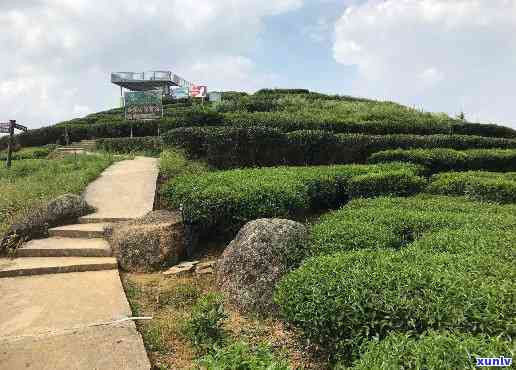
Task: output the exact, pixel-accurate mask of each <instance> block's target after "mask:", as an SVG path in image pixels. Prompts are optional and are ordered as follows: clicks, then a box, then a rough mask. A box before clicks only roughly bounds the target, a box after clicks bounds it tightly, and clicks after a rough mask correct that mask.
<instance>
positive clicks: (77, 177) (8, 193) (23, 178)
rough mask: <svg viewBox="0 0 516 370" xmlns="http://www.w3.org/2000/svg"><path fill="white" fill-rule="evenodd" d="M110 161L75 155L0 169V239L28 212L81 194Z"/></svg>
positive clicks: (25, 162)
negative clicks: (64, 195) (0, 236)
mask: <svg viewBox="0 0 516 370" xmlns="http://www.w3.org/2000/svg"><path fill="white" fill-rule="evenodd" d="M113 162H114V159H113V158H112V157H110V156H105V155H102V156H101V155H78V156H77V159H75V158H74V157H67V158H64V159H62V160H46V159H26V160H17V161H14V162H13V164H12V168H11V169H7V168H5V167H4V168H0V235H2V234H3V233H5V231H6V230H7V228H8V227H9V225H11V224H12V223H14V222H15V221H16V220H19V219H20V218H21V217H23V215H24V214H26V213H27V212H30V211H31V210H32V209H34V208H36V207H39V206H42V205H43V204H45V203H46V202H48V201H49V200H51V199H53V198H55V197H57V196H59V195H62V194H65V193H74V194H79V193H81V192H82V191H83V190H84V189H85V188H86V186H87V185H88V184H89V183H90V182H91V181H93V180H94V179H95V178H96V177H97V176H98V175H99V174H100V173H101V172H102V171H103V170H104V169H105V168H106V167H108V166H109V165H111V164H112V163H113Z"/></svg>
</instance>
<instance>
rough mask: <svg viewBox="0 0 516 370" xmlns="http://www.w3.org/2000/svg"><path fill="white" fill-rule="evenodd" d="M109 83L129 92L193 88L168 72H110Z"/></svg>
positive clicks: (191, 84)
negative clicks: (177, 87) (172, 87)
mask: <svg viewBox="0 0 516 370" xmlns="http://www.w3.org/2000/svg"><path fill="white" fill-rule="evenodd" d="M111 82H112V83H114V84H115V85H118V86H120V87H123V88H125V89H128V90H131V91H148V90H163V91H169V90H170V87H171V86H179V87H187V88H190V87H191V86H193V83H191V82H189V81H186V80H185V79H184V78H182V77H180V76H178V75H176V74H173V73H172V72H170V71H149V72H112V73H111Z"/></svg>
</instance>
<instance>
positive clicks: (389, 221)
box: [309, 195, 516, 255]
mask: <svg viewBox="0 0 516 370" xmlns="http://www.w3.org/2000/svg"><path fill="white" fill-rule="evenodd" d="M515 215H516V213H515V209H514V208H513V207H511V206H504V207H500V206H498V205H488V204H480V203H478V202H474V201H468V200H465V199H461V198H449V197H435V196H427V195H425V196H421V195H419V196H416V197H412V198H376V199H356V200H353V201H352V202H350V203H349V204H348V205H347V206H346V207H343V208H341V209H340V210H338V211H334V212H331V213H329V214H326V215H324V216H323V217H321V218H320V220H319V222H317V223H315V224H314V225H313V226H312V229H311V244H310V247H309V254H310V255H320V254H330V253H333V252H336V251H351V250H358V249H399V248H402V247H406V246H410V247H411V248H415V249H423V250H433V251H439V252H454V253H455V252H460V253H473V252H475V253H477V252H480V253H482V254H497V255H505V253H506V252H507V250H510V249H511V248H507V247H508V246H510V242H508V240H507V235H508V234H510V233H511V232H514V224H516V216H515ZM436 233H438V234H439V235H441V233H442V235H444V236H446V235H448V237H446V238H444V239H442V238H443V236H439V239H441V242H439V243H437V242H436V239H435V235H436ZM465 236H468V237H467V238H465ZM460 240H463V242H461V241H460ZM509 240H510V239H509ZM435 244H438V245H439V247H437V246H436V245H435Z"/></svg>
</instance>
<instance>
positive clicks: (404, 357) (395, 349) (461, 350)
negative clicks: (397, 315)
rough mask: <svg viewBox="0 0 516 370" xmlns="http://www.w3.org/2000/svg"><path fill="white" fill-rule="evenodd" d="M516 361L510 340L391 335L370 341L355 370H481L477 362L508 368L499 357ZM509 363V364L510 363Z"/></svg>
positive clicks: (445, 335)
mask: <svg viewBox="0 0 516 370" xmlns="http://www.w3.org/2000/svg"><path fill="white" fill-rule="evenodd" d="M501 356H503V357H505V358H506V359H507V360H508V359H509V358H514V347H513V346H511V343H510V342H508V341H503V340H502V339H500V338H496V337H488V336H484V335H477V336H473V335H470V334H463V333H446V332H444V333H439V332H434V331H431V332H429V333H428V334H426V335H425V336H423V337H422V338H420V339H417V338H414V337H413V336H410V335H408V334H406V333H392V334H389V335H388V336H387V337H386V338H385V339H384V340H381V341H376V340H375V341H371V342H370V343H369V344H368V345H367V347H366V348H365V350H364V354H363V355H362V356H361V358H360V360H358V361H357V362H356V363H355V364H354V366H353V367H352V369H356V370H371V369H392V370H398V369H432V370H449V369H470V370H474V369H478V367H477V366H476V365H477V362H476V359H477V358H479V357H483V358H496V360H497V361H493V363H491V361H490V362H489V364H488V365H495V364H499V365H502V366H503V365H505V366H509V364H508V363H507V362H504V363H500V362H498V361H499V360H500V357H501ZM507 360H506V361H507Z"/></svg>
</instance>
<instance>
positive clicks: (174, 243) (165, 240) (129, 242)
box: [108, 211, 185, 272]
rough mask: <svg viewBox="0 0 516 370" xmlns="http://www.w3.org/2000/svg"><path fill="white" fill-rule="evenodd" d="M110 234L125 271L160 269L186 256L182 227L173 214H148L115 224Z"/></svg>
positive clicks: (111, 241) (179, 219)
mask: <svg viewBox="0 0 516 370" xmlns="http://www.w3.org/2000/svg"><path fill="white" fill-rule="evenodd" d="M108 232H109V234H110V235H109V237H108V240H109V243H110V244H111V247H112V249H113V253H114V255H115V256H116V258H117V260H118V263H119V264H120V267H121V268H122V269H124V270H126V271H131V272H150V271H156V270H160V269H163V268H166V267H169V266H171V265H174V264H177V263H178V262H179V261H180V260H181V258H183V256H184V252H185V246H184V231H183V224H182V222H181V218H180V217H179V216H178V215H177V214H176V213H173V212H168V211H154V212H149V213H148V214H147V215H145V216H143V217H142V218H139V219H136V220H134V221H127V222H119V223H116V224H112V226H111V227H110V230H109V231H108Z"/></svg>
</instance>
